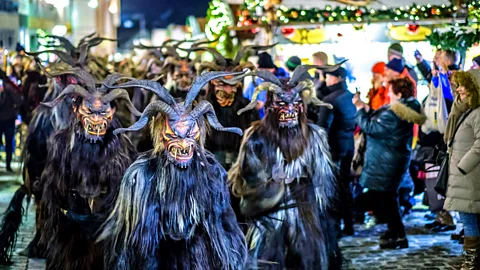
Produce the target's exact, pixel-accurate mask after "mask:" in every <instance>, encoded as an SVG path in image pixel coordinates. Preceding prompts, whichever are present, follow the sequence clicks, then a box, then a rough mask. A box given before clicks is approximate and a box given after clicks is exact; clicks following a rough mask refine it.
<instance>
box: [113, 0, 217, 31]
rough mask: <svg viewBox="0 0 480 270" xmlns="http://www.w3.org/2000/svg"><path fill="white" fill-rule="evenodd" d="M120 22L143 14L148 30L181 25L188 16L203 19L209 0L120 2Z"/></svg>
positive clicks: (131, 0) (134, 0) (128, 0)
mask: <svg viewBox="0 0 480 270" xmlns="http://www.w3.org/2000/svg"><path fill="white" fill-rule="evenodd" d="M121 1H122V4H121V5H122V21H123V20H124V19H126V18H128V16H131V15H132V14H135V13H143V14H145V18H146V21H147V27H148V28H164V27H167V26H168V25H169V24H171V23H174V24H180V25H183V24H185V22H186V19H187V17H188V16H189V15H193V16H196V17H205V16H206V14H207V8H208V3H209V0H121Z"/></svg>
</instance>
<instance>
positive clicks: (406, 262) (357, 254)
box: [0, 162, 462, 270]
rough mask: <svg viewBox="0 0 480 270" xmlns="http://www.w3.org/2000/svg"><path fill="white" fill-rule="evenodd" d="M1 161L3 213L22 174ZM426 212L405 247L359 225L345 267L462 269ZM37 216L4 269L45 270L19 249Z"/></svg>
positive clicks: (349, 240) (410, 226) (412, 224)
mask: <svg viewBox="0 0 480 270" xmlns="http://www.w3.org/2000/svg"><path fill="white" fill-rule="evenodd" d="M3 167H4V166H2V164H1V162H0V213H3V212H4V210H5V209H6V207H7V206H8V203H9V201H10V199H11V197H12V195H13V193H14V192H15V190H16V189H17V188H18V186H17V185H14V184H13V183H12V182H13V181H14V180H15V179H17V178H18V177H16V176H13V175H7V174H5V173H4V172H3ZM424 215H425V212H413V214H410V215H409V216H408V217H406V218H405V219H404V222H405V226H406V228H407V234H408V240H409V242H410V247H409V248H408V249H402V250H390V251H385V250H381V249H379V247H378V241H377V240H378V235H379V234H380V232H382V231H384V230H385V225H377V226H375V227H373V228H367V227H366V226H365V225H356V230H357V232H356V234H355V236H353V237H345V238H343V239H342V240H341V242H340V246H341V247H342V250H343V254H344V257H345V260H346V267H345V269H349V270H350V269H372V270H373V269H383V270H387V269H411V270H442V269H458V268H459V267H458V266H459V264H460V262H461V257H460V256H461V249H462V246H461V245H459V244H457V243H455V242H452V241H451V240H450V233H451V232H448V233H439V234H432V233H431V232H430V231H428V230H426V229H424V226H423V225H424V224H425V223H426V222H427V221H425V220H424V218H423V216H424ZM34 222H35V215H34V212H33V207H32V206H31V207H30V208H29V209H28V215H27V217H26V218H25V219H24V224H23V226H22V227H21V230H20V233H19V238H18V243H17V246H16V252H15V255H14V258H13V261H14V262H15V264H14V265H12V266H0V270H3V269H5V270H7V269H8V270H20V269H21V270H24V269H30V270H40V269H44V267H45V266H44V262H43V261H42V260H33V259H27V258H26V257H24V256H20V255H19V252H20V251H22V250H23V249H25V248H26V246H27V245H28V243H29V242H30V240H31V239H32V237H33V233H34Z"/></svg>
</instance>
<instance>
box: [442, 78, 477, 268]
mask: <svg viewBox="0 0 480 270" xmlns="http://www.w3.org/2000/svg"><path fill="white" fill-rule="evenodd" d="M452 84H453V85H454V88H455V89H456V92H457V96H456V97H455V100H454V102H453V106H452V110H451V112H450V116H449V118H448V123H447V129H446V132H445V136H444V139H445V142H446V143H447V144H449V143H450V142H452V146H451V148H450V149H449V154H450V166H449V177H448V189H447V198H446V199H445V203H444V208H445V209H446V210H449V211H457V212H459V214H460V219H461V221H462V223H463V228H464V230H465V242H464V250H465V262H464V264H463V266H462V268H461V269H462V270H474V269H480V70H469V71H467V72H465V71H457V72H455V73H454V74H453V77H452ZM462 120H463V121H462ZM457 128H458V129H457ZM455 129H457V131H456V132H455Z"/></svg>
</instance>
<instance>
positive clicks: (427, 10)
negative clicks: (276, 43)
mask: <svg viewBox="0 0 480 270" xmlns="http://www.w3.org/2000/svg"><path fill="white" fill-rule="evenodd" d="M265 3H266V0H245V4H244V6H243V8H242V10H243V11H245V10H246V11H248V16H245V15H242V16H240V17H239V24H238V26H241V25H242V24H243V21H245V20H250V21H252V22H256V23H269V22H271V21H269V18H268V16H267V14H266V9H265ZM479 10H480V2H471V3H470V4H468V6H465V11H466V12H467V14H466V15H467V16H470V17H480V11H479ZM243 11H242V12H243ZM457 11H458V10H457V7H456V6H453V5H452V6H447V5H435V6H434V5H430V4H427V5H411V6H404V7H398V8H387V7H386V6H383V7H382V8H381V9H371V8H367V7H365V6H346V7H344V6H343V7H340V6H337V7H331V6H326V7H325V8H324V9H318V8H312V9H299V8H288V7H286V6H283V5H279V6H278V8H277V10H276V12H275V15H276V16H275V17H276V20H277V21H278V22H279V23H280V24H288V23H291V22H297V23H298V22H305V23H325V22H351V23H355V22H356V23H359V22H365V23H369V22H378V21H392V20H393V21H400V20H410V21H420V20H424V19H447V18H453V17H457Z"/></svg>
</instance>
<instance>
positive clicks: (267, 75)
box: [247, 70, 282, 85]
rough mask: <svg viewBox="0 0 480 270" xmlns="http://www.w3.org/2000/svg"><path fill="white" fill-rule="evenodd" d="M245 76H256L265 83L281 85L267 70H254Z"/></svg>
mask: <svg viewBox="0 0 480 270" xmlns="http://www.w3.org/2000/svg"><path fill="white" fill-rule="evenodd" d="M247 76H257V77H260V78H262V79H264V80H265V81H267V82H271V83H274V84H276V85H282V82H281V81H280V80H279V79H278V78H277V77H275V75H273V73H271V72H270V71H268V70H255V71H252V72H249V73H248V74H247Z"/></svg>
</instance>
